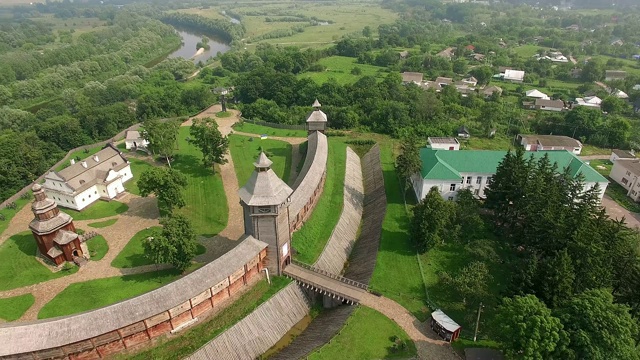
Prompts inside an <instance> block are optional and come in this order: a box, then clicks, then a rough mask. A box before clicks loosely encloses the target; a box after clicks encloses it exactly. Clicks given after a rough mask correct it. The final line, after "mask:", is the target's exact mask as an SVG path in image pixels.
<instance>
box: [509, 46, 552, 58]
mask: <svg viewBox="0 0 640 360" xmlns="http://www.w3.org/2000/svg"><path fill="white" fill-rule="evenodd" d="M539 49H545V50H550V49H551V48H548V47H544V46H538V45H531V44H526V45H520V46H517V47H515V48H513V49H512V51H513V52H514V53H516V54H518V55H519V56H521V57H523V58H525V59H528V58H530V57H533V55H536V54H538V53H539V51H538V50H539Z"/></svg>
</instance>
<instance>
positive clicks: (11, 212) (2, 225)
mask: <svg viewBox="0 0 640 360" xmlns="http://www.w3.org/2000/svg"><path fill="white" fill-rule="evenodd" d="M29 194H30V193H29ZM31 201H33V196H29V198H28V199H18V200H16V201H15V203H16V208H15V209H9V208H7V207H4V208H2V209H0V214H2V216H3V217H4V220H0V234H2V233H3V232H4V231H5V230H7V227H8V226H9V223H10V222H11V219H13V217H14V216H15V215H16V213H17V212H18V211H20V210H22V208H23V207H24V206H25V205H27V204H28V203H30V202H31Z"/></svg>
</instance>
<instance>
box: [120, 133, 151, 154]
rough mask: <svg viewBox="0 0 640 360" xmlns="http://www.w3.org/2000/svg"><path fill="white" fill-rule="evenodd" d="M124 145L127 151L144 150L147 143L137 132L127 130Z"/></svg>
mask: <svg viewBox="0 0 640 360" xmlns="http://www.w3.org/2000/svg"><path fill="white" fill-rule="evenodd" d="M124 145H125V148H126V149H127V150H134V151H135V150H138V149H146V148H147V146H149V142H148V141H147V140H145V139H144V138H143V137H142V136H141V135H140V132H139V131H137V130H128V131H127V135H126V136H125V140H124Z"/></svg>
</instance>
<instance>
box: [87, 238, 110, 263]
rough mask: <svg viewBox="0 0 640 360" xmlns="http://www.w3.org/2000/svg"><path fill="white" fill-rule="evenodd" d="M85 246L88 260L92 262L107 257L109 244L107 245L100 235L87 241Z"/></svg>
mask: <svg viewBox="0 0 640 360" xmlns="http://www.w3.org/2000/svg"><path fill="white" fill-rule="evenodd" d="M87 246H88V247H89V254H90V255H91V258H90V259H91V260H92V261H99V260H102V258H103V257H104V256H105V255H107V251H109V244H107V240H105V239H104V238H103V237H102V236H101V235H98V236H96V237H93V238H91V239H89V240H87Z"/></svg>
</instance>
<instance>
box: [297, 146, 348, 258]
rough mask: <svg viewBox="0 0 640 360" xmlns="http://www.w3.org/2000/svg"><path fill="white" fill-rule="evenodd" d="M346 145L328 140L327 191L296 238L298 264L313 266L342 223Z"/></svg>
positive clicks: (321, 196)
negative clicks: (333, 232)
mask: <svg viewBox="0 0 640 360" xmlns="http://www.w3.org/2000/svg"><path fill="white" fill-rule="evenodd" d="M346 149H347V145H346V144H345V143H344V140H343V139H336V138H331V137H330V138H329V155H328V158H327V177H326V180H325V184H324V191H323V192H322V194H321V195H320V200H318V204H317V205H316V207H315V209H314V210H313V213H312V214H311V217H310V218H309V220H308V221H307V222H306V223H305V224H304V225H303V226H302V228H301V229H300V230H298V231H296V232H295V233H294V234H293V239H292V244H291V246H292V247H293V248H294V249H295V250H296V253H295V255H294V257H295V259H296V260H299V261H302V262H304V263H307V264H313V263H314V262H315V261H316V259H317V258H318V256H320V253H321V252H322V249H324V246H325V245H326V243H327V241H328V240H329V237H330V236H331V232H332V231H333V228H334V227H335V226H336V224H337V223H338V220H339V219H340V214H341V213H342V205H343V201H344V199H343V192H344V173H345V166H346V162H347V150H346Z"/></svg>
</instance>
